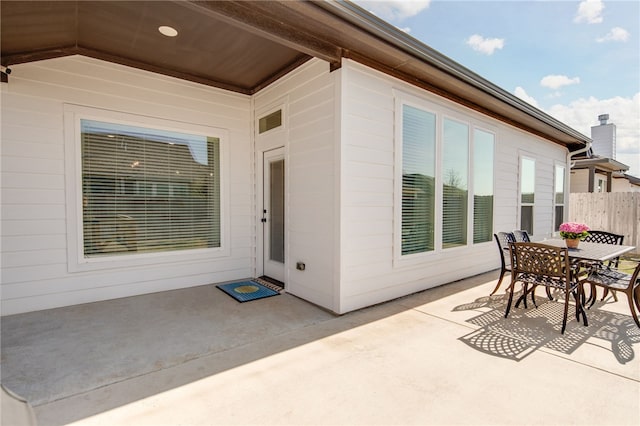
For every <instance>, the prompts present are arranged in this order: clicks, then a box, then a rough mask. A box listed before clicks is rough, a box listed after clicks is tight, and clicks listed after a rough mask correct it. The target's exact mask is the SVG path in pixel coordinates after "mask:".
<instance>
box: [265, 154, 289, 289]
mask: <svg viewBox="0 0 640 426" xmlns="http://www.w3.org/2000/svg"><path fill="white" fill-rule="evenodd" d="M263 166H264V167H263V169H262V170H263V173H264V176H263V180H262V181H263V186H264V188H263V200H262V232H263V235H264V239H263V244H264V247H263V250H262V252H263V253H264V275H266V276H268V277H271V278H274V279H276V280H278V281H281V282H283V283H284V282H285V274H284V260H285V252H284V227H285V216H284V213H285V208H284V206H285V202H284V201H285V200H284V194H285V192H284V170H285V168H284V148H276V149H273V150H270V151H265V152H264V162H263Z"/></svg>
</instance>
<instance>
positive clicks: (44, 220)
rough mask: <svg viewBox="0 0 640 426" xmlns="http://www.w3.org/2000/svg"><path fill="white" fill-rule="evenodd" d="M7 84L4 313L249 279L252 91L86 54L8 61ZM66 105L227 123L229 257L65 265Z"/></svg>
mask: <svg viewBox="0 0 640 426" xmlns="http://www.w3.org/2000/svg"><path fill="white" fill-rule="evenodd" d="M12 69H13V73H12V74H11V76H10V79H9V83H8V84H5V83H3V84H2V85H1V86H2V230H1V233H2V235H1V237H2V315H8V314H14V313H20V312H26V311H32V310H39V309H46V308H53V307H59V306H65V305H72V304H78V303H84V302H92V301H97V300H104V299H111V298H117V297H124V296H130V295H136V294H142V293H148V292H155V291H162V290H168V289H176V288H183V287H190V286H196V285H202V284H208V283H214V282H222V281H228V280H233V279H240V278H246V277H250V276H251V275H252V273H253V249H254V246H253V244H254V241H255V235H254V233H255V228H254V227H252V226H251V225H252V224H253V221H254V217H255V216H254V204H253V180H252V162H251V158H252V151H251V149H252V148H251V130H250V123H251V101H250V98H249V97H248V96H243V95H238V94H233V93H230V92H226V91H222V90H217V89H213V88H210V87H206V86H202V85H199V84H195V83H189V82H184V81H181V80H178V79H174V78H170V77H165V76H160V75H157V74H152V73H148V72H144V71H139V70H135V69H132V68H128V67H124V66H119V65H115V64H110V63H106V62H102V61H98V60H94V59H89V58H84V57H66V58H58V59H53V60H47V61H41V62H34V63H29V64H23V65H15V66H13V67H12ZM65 103H71V104H77V105H83V106H88V107H94V108H101V109H108V110H113V111H121V112H126V113H131V114H138V115H145V116H151V117H156V118H160V119H166V120H174V121H181V122H186V123H193V124H198V125H206V126H212V127H216V128H222V129H226V131H227V132H228V147H229V150H228V154H229V161H228V163H226V166H227V167H228V171H229V186H228V189H229V192H230V194H229V210H230V211H229V216H230V217H231V220H230V227H231V229H230V236H231V238H230V243H229V246H230V252H229V255H226V256H222V257H216V258H212V259H207V260H199V261H186V262H168V263H167V262H162V263H158V264H153V265H147V266H136V267H129V268H118V269H102V270H98V271H92V272H68V267H67V261H68V259H67V236H66V232H67V229H66V226H67V222H66V221H67V216H66V209H67V206H66V204H65V203H66V195H65V192H66V191H67V190H68V188H66V187H65V170H66V168H65V152H64V150H65V136H64V122H63V109H64V106H63V105H64V104H65Z"/></svg>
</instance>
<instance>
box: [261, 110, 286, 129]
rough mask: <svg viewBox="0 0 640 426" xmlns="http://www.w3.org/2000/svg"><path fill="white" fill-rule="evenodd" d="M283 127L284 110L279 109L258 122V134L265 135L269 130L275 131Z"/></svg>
mask: <svg viewBox="0 0 640 426" xmlns="http://www.w3.org/2000/svg"><path fill="white" fill-rule="evenodd" d="M280 126H282V110H281V109H279V110H277V111H275V112H272V113H271V114H269V115H267V116H264V117H262V118H261V119H260V120H258V133H264V132H266V131H267V130H271V129H275V128H276V127H280Z"/></svg>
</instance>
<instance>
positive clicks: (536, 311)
mask: <svg viewBox="0 0 640 426" xmlns="http://www.w3.org/2000/svg"><path fill="white" fill-rule="evenodd" d="M520 294H522V293H521V292H520ZM559 296H560V294H559V292H557V293H555V294H554V301H549V300H548V299H547V298H545V297H536V304H537V305H538V307H537V308H536V307H535V306H529V308H528V309H524V308H514V309H512V311H511V313H510V314H509V317H508V318H506V319H505V318H504V312H505V309H506V297H503V296H497V297H496V296H486V297H480V298H478V299H476V300H475V301H474V302H472V303H467V304H463V305H460V306H456V307H455V308H454V311H465V310H473V311H481V313H479V314H478V315H476V316H474V317H472V318H469V319H467V320H466V321H467V322H469V323H470V324H473V325H475V326H478V327H480V328H478V329H477V330H474V331H472V332H470V333H469V334H467V335H465V336H463V337H461V338H460V340H462V341H463V342H464V343H466V344H467V345H469V346H471V347H473V348H475V349H477V350H479V351H482V352H484V353H487V354H490V355H494V356H498V357H503V358H507V359H511V360H515V361H521V360H522V359H523V358H525V357H527V356H529V355H530V354H532V353H533V352H534V351H536V350H537V349H540V348H546V349H550V350H553V351H557V352H560V353H562V354H565V355H571V354H572V353H573V352H574V351H575V350H576V349H577V348H578V347H579V346H580V345H583V344H586V343H587V342H588V341H589V339H592V338H595V339H601V340H602V341H603V342H605V343H606V345H608V346H610V350H611V353H612V354H613V355H614V356H615V358H616V360H617V361H618V362H619V363H620V364H626V363H628V362H630V361H632V360H633V359H634V358H635V352H634V350H633V347H632V345H633V344H634V343H640V329H638V327H637V326H636V324H635V323H634V322H633V318H631V316H629V315H623V314H620V313H616V312H608V311H605V310H602V309H599V308H600V307H601V306H605V304H604V303H602V302H599V303H598V304H595V305H594V306H593V307H592V308H591V309H588V310H587V317H588V319H589V326H588V327H584V326H583V325H582V323H578V322H576V318H575V315H574V316H573V317H572V316H571V315H572V312H575V307H574V306H575V305H571V306H570V313H569V315H570V316H569V318H568V321H570V322H569V323H568V325H567V330H566V332H565V334H564V335H562V334H560V326H561V323H562V310H563V303H560V302H558V301H557V300H558V297H559ZM517 298H518V296H517V295H514V299H516V300H517ZM514 304H515V302H514ZM621 304H623V305H624V300H623V301H621ZM530 305H531V304H530Z"/></svg>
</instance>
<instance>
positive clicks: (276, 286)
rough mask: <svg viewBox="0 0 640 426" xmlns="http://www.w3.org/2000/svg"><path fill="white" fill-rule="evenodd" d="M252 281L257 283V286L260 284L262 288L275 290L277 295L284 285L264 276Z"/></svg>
mask: <svg viewBox="0 0 640 426" xmlns="http://www.w3.org/2000/svg"><path fill="white" fill-rule="evenodd" d="M252 281H255V282H257V283H258V284H262V285H263V286H265V287H268V288H270V289H271V290H275V291H277V292H278V293H282V292H283V291H284V283H282V282H280V281H278V280H276V279H273V278H271V277H267V276H266V275H263V276H261V277H258V278H253V280H252Z"/></svg>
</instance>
